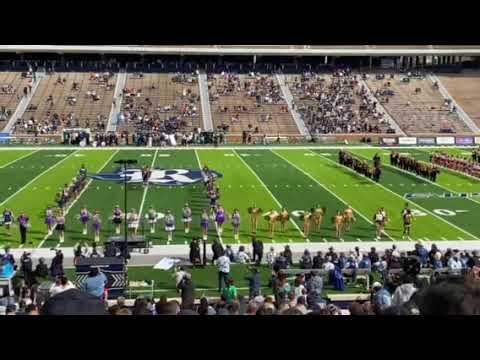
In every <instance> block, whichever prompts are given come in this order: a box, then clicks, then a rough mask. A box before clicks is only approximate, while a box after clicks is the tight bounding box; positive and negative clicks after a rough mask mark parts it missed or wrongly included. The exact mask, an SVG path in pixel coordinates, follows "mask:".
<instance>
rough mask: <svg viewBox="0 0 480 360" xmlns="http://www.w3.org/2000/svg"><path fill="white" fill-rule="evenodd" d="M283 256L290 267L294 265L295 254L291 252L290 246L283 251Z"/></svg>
mask: <svg viewBox="0 0 480 360" xmlns="http://www.w3.org/2000/svg"><path fill="white" fill-rule="evenodd" d="M283 256H284V257H285V258H286V259H287V263H288V265H289V266H292V265H293V254H292V250H290V246H289V245H286V246H285V250H283Z"/></svg>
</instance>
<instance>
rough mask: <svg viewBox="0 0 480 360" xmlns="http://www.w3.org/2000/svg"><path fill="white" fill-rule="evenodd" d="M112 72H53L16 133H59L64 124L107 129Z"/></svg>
mask: <svg viewBox="0 0 480 360" xmlns="http://www.w3.org/2000/svg"><path fill="white" fill-rule="evenodd" d="M115 79H116V75H115V74H113V73H108V72H107V73H97V74H93V73H54V74H51V75H49V76H48V78H46V79H44V80H42V81H41V82H40V84H39V88H38V89H37V92H36V93H35V95H34V96H33V98H32V100H31V101H30V104H29V106H28V108H27V110H26V112H25V114H24V116H23V118H22V119H19V120H17V122H16V123H15V127H14V133H15V134H25V133H32V134H59V133H61V130H62V129H63V128H78V127H81V128H91V130H92V131H93V132H102V131H105V126H106V124H107V121H108V116H109V113H110V109H111V106H112V101H113V89H114V88H115Z"/></svg>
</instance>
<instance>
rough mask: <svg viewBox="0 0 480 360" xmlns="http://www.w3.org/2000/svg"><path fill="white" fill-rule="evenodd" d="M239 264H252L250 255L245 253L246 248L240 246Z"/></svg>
mask: <svg viewBox="0 0 480 360" xmlns="http://www.w3.org/2000/svg"><path fill="white" fill-rule="evenodd" d="M237 262H238V263H239V264H246V263H248V262H250V257H249V256H248V254H247V253H246V252H245V246H243V245H242V246H240V247H239V249H238V254H237Z"/></svg>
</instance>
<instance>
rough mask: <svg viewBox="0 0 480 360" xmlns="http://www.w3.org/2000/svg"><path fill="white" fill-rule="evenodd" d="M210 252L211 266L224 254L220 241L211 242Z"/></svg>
mask: <svg viewBox="0 0 480 360" xmlns="http://www.w3.org/2000/svg"><path fill="white" fill-rule="evenodd" d="M212 252H213V258H212V264H213V263H214V262H215V260H217V259H218V258H219V257H220V256H222V255H223V253H224V252H225V249H224V248H223V246H222V244H221V243H220V241H218V239H215V240H213V244H212Z"/></svg>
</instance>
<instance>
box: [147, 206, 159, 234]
mask: <svg viewBox="0 0 480 360" xmlns="http://www.w3.org/2000/svg"><path fill="white" fill-rule="evenodd" d="M146 218H147V220H148V223H149V224H150V234H154V233H155V225H156V224H157V220H158V214H157V212H156V211H155V209H154V208H153V206H151V207H150V209H149V210H148V213H147V216H146Z"/></svg>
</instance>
